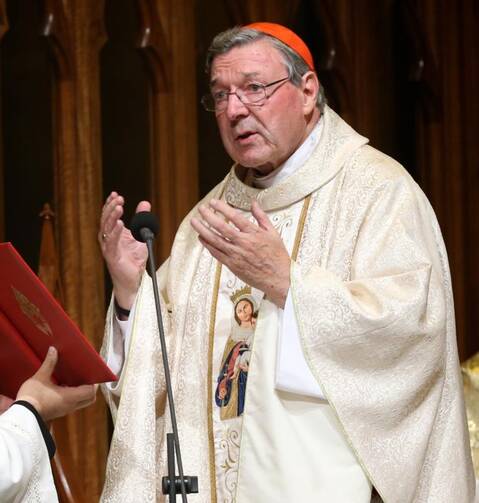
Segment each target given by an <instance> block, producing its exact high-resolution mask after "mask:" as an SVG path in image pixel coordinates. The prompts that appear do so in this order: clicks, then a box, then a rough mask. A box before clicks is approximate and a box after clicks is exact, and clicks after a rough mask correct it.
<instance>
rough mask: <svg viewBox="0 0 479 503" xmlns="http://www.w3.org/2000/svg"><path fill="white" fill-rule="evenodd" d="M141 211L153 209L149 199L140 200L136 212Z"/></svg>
mask: <svg viewBox="0 0 479 503" xmlns="http://www.w3.org/2000/svg"><path fill="white" fill-rule="evenodd" d="M139 211H151V203H150V202H149V201H140V202H139V203H138V204H137V206H136V210H135V212H136V213H138V212H139Z"/></svg>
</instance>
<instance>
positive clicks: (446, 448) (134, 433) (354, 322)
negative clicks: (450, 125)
mask: <svg viewBox="0 0 479 503" xmlns="http://www.w3.org/2000/svg"><path fill="white" fill-rule="evenodd" d="M321 120H322V121H323V131H322V133H321V138H320V140H319V143H318V145H317V148H316V149H315V151H314V152H313V153H312V155H311V156H310V157H309V158H308V159H307V160H306V161H305V162H304V165H303V166H301V167H300V168H299V169H298V170H297V171H295V172H294V173H293V174H291V175H290V176H289V177H287V178H286V179H284V180H282V181H280V182H279V183H278V184H277V185H274V186H272V187H270V188H267V189H263V190H260V189H255V188H252V187H249V186H247V185H245V184H244V183H243V182H242V181H241V179H242V175H241V168H240V167H234V168H233V169H232V171H231V172H230V173H229V175H228V177H227V178H226V179H225V181H223V182H222V183H221V184H220V185H218V186H217V187H216V188H215V189H213V191H212V192H211V193H210V194H208V196H206V198H205V199H204V201H202V203H206V202H208V201H209V200H210V199H211V198H215V199H220V198H222V199H224V200H226V201H227V202H228V203H229V204H230V205H232V206H233V207H235V208H237V209H238V210H241V211H243V212H245V214H249V212H250V209H251V200H252V199H257V200H258V202H259V203H260V205H261V207H262V208H263V209H264V210H265V211H266V212H267V214H268V215H269V217H270V218H271V219H272V220H273V222H275V219H276V224H277V225H278V227H280V225H279V224H280V222H281V221H283V220H282V219H283V217H280V215H284V219H286V216H287V215H288V217H287V218H290V219H291V227H290V228H288V229H285V228H284V227H283V229H279V230H280V232H282V235H283V239H284V240H285V243H286V246H287V248H288V250H289V251H290V253H291V255H292V256H293V257H295V256H296V258H295V260H293V262H292V266H291V290H290V293H291V299H292V304H293V309H294V313H295V318H296V320H297V324H298V329H299V338H300V345H301V349H302V352H303V354H304V357H305V360H306V362H307V365H308V366H309V369H310V371H311V373H312V375H313V376H314V378H315V379H316V381H317V382H318V384H319V385H320V387H321V389H322V391H323V392H324V396H325V398H326V400H321V399H319V398H313V397H311V398H310V397H306V396H301V395H299V394H294V393H288V392H285V391H279V390H277V389H276V387H275V373H276V362H277V352H278V329H279V321H280V310H279V309H278V308H277V307H276V306H275V305H273V304H272V303H271V302H270V301H269V300H268V299H267V298H264V299H263V298H262V294H261V292H257V291H255V290H254V289H253V290H252V291H251V292H249V291H247V286H248V285H244V284H243V283H241V282H239V281H238V280H237V279H236V278H234V277H232V276H231V275H230V274H229V272H227V271H226V269H225V268H220V269H219V268H218V264H217V262H216V261H215V260H214V259H213V258H212V257H211V256H210V255H209V253H208V252H207V251H206V250H205V249H204V248H203V247H202V246H201V244H200V243H199V241H198V238H197V235H196V233H195V232H194V231H193V230H192V229H191V226H190V220H191V218H192V217H193V216H197V215H198V212H197V208H194V209H193V210H192V212H191V213H190V214H189V215H188V216H187V217H186V218H185V220H184V222H183V223H182V225H181V226H180V229H179V231H178V233H177V235H176V238H175V242H174V245H173V248H172V252H171V256H170V258H169V260H168V262H166V263H165V264H164V265H163V266H162V267H161V268H160V270H159V272H158V279H159V282H160V288H161V293H162V312H163V318H164V323H165V331H166V338H167V345H168V347H169V359H170V365H171V370H172V377H173V386H174V393H175V405H176V413H177V417H178V427H179V434H180V440H181V445H182V457H183V465H184V469H185V474H187V475H197V476H198V477H199V490H200V492H199V494H198V495H190V496H189V497H188V500H189V501H191V502H192V503H195V502H196V503H199V502H201V503H212V502H213V503H215V502H218V503H222V502H226V501H236V503H256V502H258V503H263V502H268V503H269V502H273V503H276V502H278V503H283V502H284V503H290V502H291V503H296V502H300V501H301V502H302V501H308V502H315V501H327V502H328V503H331V502H333V503H334V502H335V501H337V502H345V503H363V502H365V501H367V499H368V497H369V496H368V495H369V492H368V491H370V485H369V484H370V483H372V485H373V486H374V487H375V488H376V490H377V492H378V493H379V494H380V496H381V498H382V500H383V501H384V502H386V503H429V502H434V503H451V502H452V501H454V502H455V503H470V502H471V501H472V500H473V494H474V475H473V471H472V464H471V459H470V451H469V444H468V435H467V428H466V422H465V414H464V405H463V397H462V385H461V382H460V373H459V366H458V358H457V347H456V341H455V332H454V317H453V306H452V294H451V288H450V278H449V271H448V267H447V257H446V252H445V249H444V245H443V243H442V238H441V235H440V231H439V228H438V226H437V222H436V220H435V217H434V214H433V212H432V210H431V208H430V206H429V204H428V202H427V200H426V198H425V197H424V195H423V194H422V192H421V191H420V189H419V188H418V187H417V185H416V184H415V183H414V181H413V180H412V179H411V177H410V176H409V175H408V174H407V173H406V172H405V171H404V169H403V168H402V167H400V166H399V165H398V164H397V163H396V162H395V161H393V160H392V159H390V158H388V157H387V156H385V155H384V154H381V153H380V152H378V151H376V150H374V149H373V148H371V147H369V146H368V145H366V143H367V140H366V139H365V138H363V137H362V136H360V135H358V134H357V133H356V132H354V131H353V130H352V129H351V128H350V127H349V126H348V125H347V124H346V123H344V121H342V120H341V119H340V118H339V117H338V116H337V115H336V114H335V113H334V112H333V111H332V110H330V109H329V108H328V107H326V110H325V113H324V115H323V117H322V119H321ZM308 196H311V198H310V204H309V208H308V209H307V212H306V215H305V218H304V227H303V229H302V232H301V237H300V239H299V240H298V246H297V250H296V251H294V250H293V249H292V248H294V241H295V236H296V233H297V230H298V227H299V225H300V222H299V220H300V214H301V211H302V207H303V205H304V201H305V199H306V198H307V197H308ZM284 221H286V220H284ZM218 270H220V273H218ZM235 303H236V304H239V305H237V306H236V307H237V311H238V312H237V313H236V314H237V318H238V320H239V321H237V320H236V319H235V317H234V314H235V312H234V311H235V309H234V307H235ZM112 311H113V310H112V309H111V308H110V311H109V316H110V319H109V322H108V323H107V331H106V338H105V342H104V348H105V349H104V354H105V350H106V348H108V347H110V346H111V343H110V339H111V337H112V335H113V334H112V332H113V330H112V328H113V323H111V318H112V316H113V314H112ZM155 323H156V320H155V312H154V303H153V295H152V292H151V280H150V279H149V278H148V276H147V275H145V276H144V278H143V281H142V284H141V287H140V290H139V293H138V296H137V300H136V307H135V314H134V319H133V320H132V334H131V343H130V346H129V349H128V351H127V353H126V360H125V362H124V364H123V367H122V374H121V379H120V383H119V384H118V389H121V397H120V398H118V397H116V396H114V395H113V394H111V393H109V392H108V391H107V392H106V396H107V399H108V401H109V405H110V407H111V409H112V413H113V417H114V421H115V430H114V434H113V438H112V442H111V447H110V453H109V458H108V465H107V472H106V481H105V487H104V490H103V494H102V501H104V502H115V503H123V502H125V503H126V502H128V503H130V502H131V501H132V495H135V497H136V499H135V500H134V501H139V502H150V501H151V502H154V501H166V499H165V497H164V496H163V495H162V494H161V477H162V476H163V475H165V474H166V472H167V467H166V441H165V434H166V432H168V431H171V426H170V424H169V415H168V410H167V407H166V399H165V386H164V377H163V371H162V368H161V355H160V351H159V343H158V334H157V330H156V329H155ZM324 453H328V455H327V456H322V454H324ZM329 453H332V454H331V455H329ZM345 474H347V476H345ZM369 481H370V482H369ZM322 491H329V492H327V493H325V492H322Z"/></svg>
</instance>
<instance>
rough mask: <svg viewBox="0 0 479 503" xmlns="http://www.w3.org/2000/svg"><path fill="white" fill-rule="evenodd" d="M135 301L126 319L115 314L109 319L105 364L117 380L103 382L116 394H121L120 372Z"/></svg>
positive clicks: (127, 343) (127, 342)
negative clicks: (108, 339)
mask: <svg viewBox="0 0 479 503" xmlns="http://www.w3.org/2000/svg"><path fill="white" fill-rule="evenodd" d="M135 307H136V302H135V304H133V307H132V308H131V311H130V316H129V317H128V319H127V320H119V319H118V317H117V316H116V313H115V315H114V316H113V317H112V320H111V324H112V325H111V327H110V330H111V334H112V336H111V337H110V341H109V345H108V349H107V353H106V364H107V365H108V367H110V369H111V371H112V372H113V373H114V374H116V376H117V377H118V381H115V382H109V383H105V385H106V387H107V389H108V390H109V391H110V392H111V393H113V394H114V395H116V396H120V394H121V385H122V382H123V379H121V373H122V370H123V364H124V363H125V355H127V354H128V350H129V348H130V341H131V330H132V320H133V318H134V315H135Z"/></svg>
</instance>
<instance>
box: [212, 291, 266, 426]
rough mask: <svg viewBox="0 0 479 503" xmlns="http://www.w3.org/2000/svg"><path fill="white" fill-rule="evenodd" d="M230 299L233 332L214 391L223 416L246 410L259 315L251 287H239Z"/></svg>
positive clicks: (224, 353) (227, 416) (239, 413)
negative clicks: (246, 396) (255, 330)
mask: <svg viewBox="0 0 479 503" xmlns="http://www.w3.org/2000/svg"><path fill="white" fill-rule="evenodd" d="M230 299H231V302H232V303H233V318H232V323H231V332H230V335H229V337H228V340H227V342H226V345H225V349H224V351H223V358H222V360H221V367H220V372H219V375H218V379H217V386H216V393H215V401H216V405H217V406H218V407H220V417H221V419H222V420H225V419H230V418H233V417H238V416H241V414H242V413H243V410H244V403H245V394H246V382H247V380H248V370H249V362H250V358H251V344H252V342H253V334H254V329H255V326H256V318H257V316H258V311H257V309H258V308H257V305H256V301H255V299H254V297H253V296H252V294H251V287H249V286H244V287H243V288H241V289H239V290H236V291H235V292H234V293H233V295H231V296H230Z"/></svg>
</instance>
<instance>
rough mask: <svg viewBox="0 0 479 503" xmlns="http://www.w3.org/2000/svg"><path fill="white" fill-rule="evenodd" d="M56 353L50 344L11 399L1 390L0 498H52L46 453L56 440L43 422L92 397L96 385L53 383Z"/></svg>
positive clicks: (89, 401)
mask: <svg viewBox="0 0 479 503" xmlns="http://www.w3.org/2000/svg"><path fill="white" fill-rule="evenodd" d="M57 359H58V353H57V351H56V349H55V348H53V347H52V348H50V349H49V351H48V353H47V356H46V358H45V360H44V362H43V364H42V365H41V367H40V368H39V370H38V371H37V372H36V373H35V374H34V375H33V376H32V377H31V378H30V379H28V380H27V381H25V382H24V383H23V384H22V386H21V387H20V389H19V391H18V393H17V397H16V400H15V402H13V404H11V400H10V399H8V398H7V397H3V396H1V397H0V398H1V400H0V404H1V407H2V410H4V409H5V408H6V407H8V406H9V408H8V409H7V410H5V411H4V412H3V414H1V415H0V453H1V454H0V501H2V502H10V501H12V502H13V501H40V502H48V503H50V502H55V501H58V500H57V495H56V491H55V486H54V483H53V478H52V473H51V469H50V463H49V458H51V457H53V455H54V453H55V444H54V442H53V439H52V437H51V435H50V433H49V431H48V428H47V426H46V424H45V422H46V421H50V420H51V419H54V418H56V417H60V416H63V415H65V414H68V413H70V412H73V411H74V410H76V409H79V408H82V407H86V406H87V405H89V404H91V403H93V401H94V400H95V391H96V390H95V386H93V385H84V386H78V387H67V386H58V385H56V384H54V383H53V382H52V381H51V376H52V373H53V370H54V368H55V365H56V362H57Z"/></svg>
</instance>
